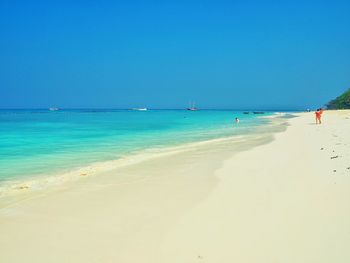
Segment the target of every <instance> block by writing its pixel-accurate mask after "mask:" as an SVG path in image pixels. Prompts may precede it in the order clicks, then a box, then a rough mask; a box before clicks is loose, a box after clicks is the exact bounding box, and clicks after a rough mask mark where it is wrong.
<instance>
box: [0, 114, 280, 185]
mask: <svg viewBox="0 0 350 263" xmlns="http://www.w3.org/2000/svg"><path fill="white" fill-rule="evenodd" d="M272 114H273V113H272V112H269V113H265V114H264V115H260V114H259V115H258V114H256V115H255V114H253V113H250V114H243V112H240V111H233V110H199V111H187V110H148V111H135V110H59V111H49V110H0V186H1V184H6V185H8V184H9V183H11V182H12V181H13V182H18V181H20V180H22V179H27V178H34V177H40V176H50V175H57V174H59V173H66V172H69V171H72V170H74V169H77V168H81V167H84V166H87V165H91V164H94V163H98V162H104V161H111V160H117V159H120V158H125V157H126V156H130V155H133V154H137V153H140V152H142V151H145V150H147V149H164V148H167V147H172V146H178V145H183V144H186V143H193V142H202V141H208V140H212V139H217V138H225V137H231V136H238V135H242V134H249V133H254V132H255V131H256V130H257V128H258V127H261V126H263V125H268V124H269V122H270V119H269V118H261V117H262V116H269V115H272ZM236 117H237V118H239V119H240V123H239V124H237V123H235V118H236Z"/></svg>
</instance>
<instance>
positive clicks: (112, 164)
mask: <svg viewBox="0 0 350 263" xmlns="http://www.w3.org/2000/svg"><path fill="white" fill-rule="evenodd" d="M284 116H285V114H283V113H282V114H281V113H276V114H275V115H271V116H262V117H260V118H268V119H270V122H269V123H268V124H263V125H261V126H260V127H258V129H257V131H254V132H252V133H249V134H238V135H232V136H228V137H221V138H215V139H210V140H205V141H195V142H188V143H181V144H179V145H175V146H165V147H162V148H148V149H145V150H143V151H141V152H138V153H131V154H129V155H126V156H124V157H121V158H118V159H115V160H108V161H100V162H95V163H91V164H88V165H85V166H82V167H77V168H75V169H72V170H70V171H68V172H63V173H54V174H50V175H47V176H45V175H38V176H35V175H32V176H28V177H23V178H18V179H17V178H16V179H13V180H9V181H3V182H2V184H1V185H0V208H1V207H2V206H4V203H5V204H8V203H10V202H11V201H10V202H9V201H7V200H5V202H4V198H5V199H6V198H15V199H16V197H17V196H19V195H22V194H25V195H26V194H27V195H28V194H32V193H37V192H39V194H40V191H45V190H50V189H54V188H55V187H59V186H60V185H64V184H67V183H68V184H69V183H74V182H77V181H79V180H82V179H85V178H86V177H90V176H98V175H100V174H104V173H106V172H108V171H112V170H115V169H122V168H124V167H128V166H130V165H137V164H138V163H142V162H144V161H148V160H152V159H154V158H162V157H164V156H169V155H174V154H175V155H176V154H179V153H184V152H188V151H195V150H196V149H197V148H201V147H206V146H212V147H216V146H219V147H220V145H221V144H225V143H228V144H230V145H231V147H232V144H235V143H238V144H240V143H242V142H243V143H244V142H247V141H249V140H251V139H255V138H256V137H259V136H261V134H260V132H262V133H264V134H265V133H266V134H274V133H276V132H281V131H282V130H283V129H285V128H284V127H282V128H278V127H277V128H276V126H284V125H286V123H287V121H288V120H286V119H285V118H284ZM257 145H259V142H258V143H257ZM252 147H254V146H252ZM238 151H239V150H238ZM47 188H48V189H47ZM19 198H20V199H21V197H20V196H19Z"/></svg>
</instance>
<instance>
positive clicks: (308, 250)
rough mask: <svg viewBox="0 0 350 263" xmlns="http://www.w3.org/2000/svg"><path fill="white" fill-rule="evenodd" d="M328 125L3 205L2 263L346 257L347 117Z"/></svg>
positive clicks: (329, 115)
mask: <svg viewBox="0 0 350 263" xmlns="http://www.w3.org/2000/svg"><path fill="white" fill-rule="evenodd" d="M323 118H324V123H323V124H322V125H315V124H314V116H313V113H305V114H299V117H298V118H294V119H290V126H289V127H288V129H287V130H286V131H285V132H283V133H278V134H276V135H275V140H273V141H272V142H270V143H266V144H263V145H260V146H257V147H255V148H253V149H250V150H247V151H243V152H240V153H238V154H233V153H232V152H230V151H227V147H226V148H224V147H223V149H225V150H223V149H220V146H218V145H217V146H216V148H215V147H211V148H210V147H204V148H201V149H197V150H193V151H188V152H186V153H183V154H177V155H172V156H165V157H159V158H156V159H152V160H148V161H146V162H143V163H141V164H139V165H134V166H132V167H127V168H125V169H119V170H118V171H114V172H113V171H109V172H108V173H106V174H104V175H100V176H96V177H89V176H87V177H86V178H84V180H80V181H79V182H75V183H74V184H67V185H64V186H61V187H58V188H56V189H54V190H48V191H42V192H40V193H36V194H35V195H34V194H33V195H31V196H30V197H28V196H27V197H26V199H24V200H21V201H19V202H17V203H12V204H11V205H8V206H6V207H3V208H1V209H0V262H6V263H11V262H33V263H34V262H35V263H40V262H75V263H77V262H84V263H86V262H120V263H128V262H133V263H143V262H147V263H148V262H149V263H157V262H159V263H167V262H178V263H187V262H212V263H226V262H227V263H232V262H240V263H242V262H259V263H265V262H266V263H272V262H276V263H277V262H284V263H289V262H290V263H295V262H298V263H302V262H317V263H320V262H327V263H329V262H337V263H342V262H344V263H345V262H350V249H349V248H350V202H349V200H350V190H349V189H350V111H327V112H325V113H324V117H323ZM270 139H271V138H270V137H269V136H265V137H261V138H257V139H256V140H257V142H254V143H263V142H267V141H269V140H270ZM254 143H253V142H252V144H254ZM240 147H242V149H245V148H244V147H245V146H243V145H241V146H240ZM248 148H249V147H248Z"/></svg>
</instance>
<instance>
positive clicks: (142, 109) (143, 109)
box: [132, 108, 148, 111]
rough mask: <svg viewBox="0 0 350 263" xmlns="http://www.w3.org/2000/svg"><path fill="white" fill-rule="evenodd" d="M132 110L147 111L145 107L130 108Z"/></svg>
mask: <svg viewBox="0 0 350 263" xmlns="http://www.w3.org/2000/svg"><path fill="white" fill-rule="evenodd" d="M132 110H136V111H147V110H148V109H147V108H132Z"/></svg>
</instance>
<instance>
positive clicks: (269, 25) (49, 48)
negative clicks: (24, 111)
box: [0, 0, 350, 109]
mask: <svg viewBox="0 0 350 263" xmlns="http://www.w3.org/2000/svg"><path fill="white" fill-rule="evenodd" d="M349 87H350V1H337V0H332V1H331V0H327V1H307V0H306V1H298V0H291V1H249V0H248V1H244V0H242V1H219V0H218V1H191V0H188V1H185V0H184V1H132V0H130V1H118V0H115V1H103V0H99V1H98V0H95V1H92V0H85V1H74V0H70V1H65V0H60V1H47V0H45V1H30V0H25V1H16V0H0V91H1V94H0V108H46V107H50V106H57V107H62V108H82V107H83V108H129V107H150V108H152V107H153V108H184V107H187V106H188V102H189V101H193V100H194V101H196V103H197V105H198V107H200V108H234V109H244V108H260V109H305V108H308V107H310V108H312V107H318V106H322V104H324V103H326V102H327V101H329V100H330V99H332V98H333V97H335V96H337V95H339V94H340V93H341V92H343V91H344V90H346V89H347V88H349Z"/></svg>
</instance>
